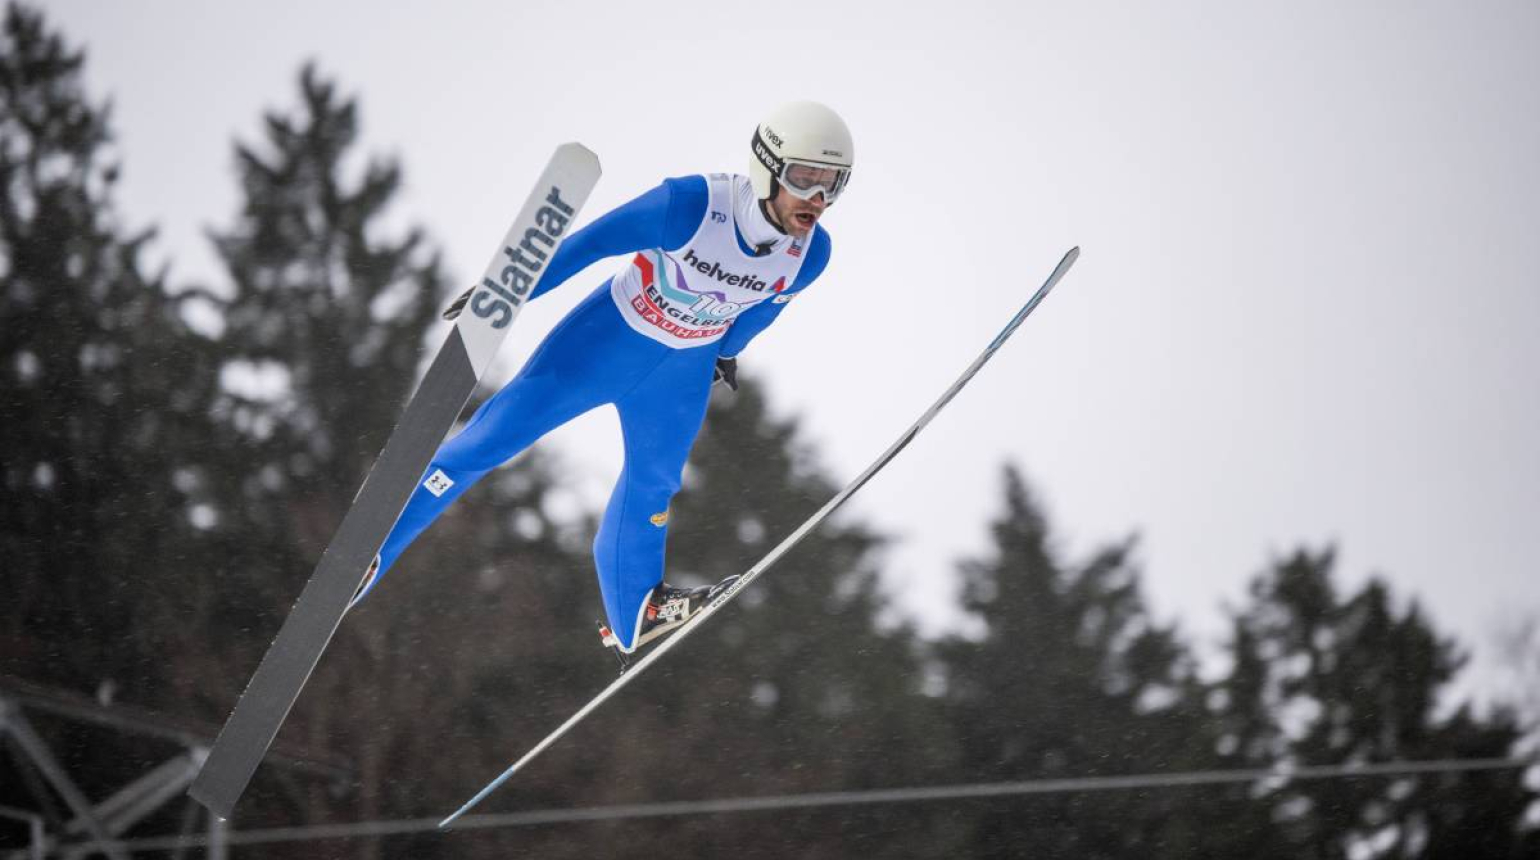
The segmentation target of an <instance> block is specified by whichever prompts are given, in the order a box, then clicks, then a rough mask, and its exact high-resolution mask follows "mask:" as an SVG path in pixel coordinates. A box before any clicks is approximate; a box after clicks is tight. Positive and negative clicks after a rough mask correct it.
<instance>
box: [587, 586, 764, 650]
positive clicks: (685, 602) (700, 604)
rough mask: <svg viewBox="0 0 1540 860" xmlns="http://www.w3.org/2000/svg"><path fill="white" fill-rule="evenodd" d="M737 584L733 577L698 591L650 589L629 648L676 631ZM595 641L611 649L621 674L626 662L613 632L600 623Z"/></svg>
mask: <svg viewBox="0 0 1540 860" xmlns="http://www.w3.org/2000/svg"><path fill="white" fill-rule="evenodd" d="M737 581H738V577H737V576H736V575H734V576H729V577H728V578H726V579H724V580H722V581H721V582H719V583H717V584H716V585H703V586H700V587H699V588H675V587H674V586H672V585H669V584H668V583H666V582H665V583H663V584H661V585H659V586H658V587H657V588H654V589H653V590H652V594H650V595H648V596H647V608H646V609H645V610H643V612H642V624H641V628H640V629H639V630H637V632H636V644H635V645H634V646H632V647H633V648H639V647H641V646H643V645H645V644H647V643H648V642H651V641H653V640H654V639H657V638H658V637H660V636H662V635H663V634H665V633H668V632H669V631H671V630H674V629H676V628H678V627H680V626H681V625H683V624H684V623H685V622H686V621H689V620H690V619H691V618H693V617H695V614H696V613H697V612H700V611H701V610H702V609H704V608H706V605H707V604H708V603H710V602H711V601H712V600H714V599H716V596H717V595H719V594H721V593H722V592H723V591H724V590H726V589H727V588H728V587H730V586H731V585H732V584H733V583H734V582H737ZM599 641H600V642H602V643H603V644H604V646H605V647H606V648H613V649H615V655H616V656H617V657H619V658H620V665H621V668H622V670H624V668H625V667H626V665H627V661H626V659H625V653H624V652H622V651H621V650H620V640H618V639H616V638H615V634H614V632H613V631H611V630H610V628H609V627H606V626H605V625H604V623H603V622H600V623H599Z"/></svg>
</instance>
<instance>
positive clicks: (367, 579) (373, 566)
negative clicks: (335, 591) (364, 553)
mask: <svg viewBox="0 0 1540 860" xmlns="http://www.w3.org/2000/svg"><path fill="white" fill-rule="evenodd" d="M379 578H380V557H379V556H375V557H374V561H371V562H369V569H368V570H366V571H364V578H363V581H362V582H360V583H358V590H357V591H355V592H353V599H352V600H350V601H348V609H350V610H351V609H352V608H353V607H355V606H357V605H358V603H359V601H361V600H363V599H364V595H365V594H368V593H369V589H371V588H373V587H374V583H375V582H376V581H377V580H378V579H379Z"/></svg>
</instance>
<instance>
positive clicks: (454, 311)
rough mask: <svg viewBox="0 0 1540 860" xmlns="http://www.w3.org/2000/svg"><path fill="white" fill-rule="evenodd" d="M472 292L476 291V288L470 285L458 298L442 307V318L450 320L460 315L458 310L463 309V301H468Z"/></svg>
mask: <svg viewBox="0 0 1540 860" xmlns="http://www.w3.org/2000/svg"><path fill="white" fill-rule="evenodd" d="M474 292H476V288H475V287H471V288H470V289H468V290H466V291H465V292H464V293H462V294H461V295H460V297H459V298H458V299H455V300H454V302H453V303H452V304H450V305H449V307H447V308H445V309H444V319H446V320H452V319H454V318H456V317H458V316H459V315H460V311H462V310H464V309H465V303H466V302H468V301H470V299H471V293H474Z"/></svg>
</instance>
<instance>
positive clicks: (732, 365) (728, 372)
mask: <svg viewBox="0 0 1540 860" xmlns="http://www.w3.org/2000/svg"><path fill="white" fill-rule="evenodd" d="M719 382H720V383H725V384H726V385H727V387H728V388H731V389H732V390H734V391H737V390H738V359H736V358H723V357H721V356H718V357H717V370H716V374H715V375H714V376H712V377H711V384H712V385H716V384H717V383H719Z"/></svg>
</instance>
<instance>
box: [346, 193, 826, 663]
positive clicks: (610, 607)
mask: <svg viewBox="0 0 1540 860" xmlns="http://www.w3.org/2000/svg"><path fill="white" fill-rule="evenodd" d="M729 226H730V227H731V228H732V229H731V231H730V233H731V236H732V238H731V239H726V238H723V237H725V236H726V235H727V233H728V230H727V228H728V227H729ZM711 237H715V239H711ZM708 240H710V241H708ZM711 241H715V242H716V243H717V245H716V246H712V245H711ZM724 242H727V243H732V244H735V245H736V248H732V247H731V246H730V245H729V246H727V248H726V250H724V249H723V247H722V243H724ZM713 247H716V256H717V257H718V258H720V259H721V260H722V261H725V262H721V263H718V262H717V261H716V260H708V251H710V250H711V248H713ZM681 249H684V253H683V254H675V253H674V252H677V251H680V250H681ZM829 250H830V242H829V236H828V233H827V232H825V231H824V229H823V227H821V226H819V227H815V228H814V231H813V233H812V234H811V235H810V236H809V237H807V238H806V239H796V238H794V237H790V236H787V235H785V234H783V233H781V232H780V231H779V230H778V229H776V228H775V227H774V225H772V224H770V223H769V222H768V221H767V220H766V219H765V218H764V215H763V214H762V213H761V212H760V210H759V207H758V201H757V200H756V199H755V198H754V195H753V193H752V191H751V190H750V188H749V183H748V180H747V179H746V178H745V177H735V176H725V175H721V174H713V175H712V176H710V177H709V178H708V177H705V176H686V177H680V178H671V179H666V180H664V181H663V182H662V184H660V185H658V186H657V187H655V188H653V189H651V190H650V191H648V192H646V193H645V194H643V195H641V196H640V197H637V198H636V199H634V200H632V201H630V202H629V203H626V204H624V205H622V206H620V207H618V208H616V209H614V210H612V211H610V212H608V213H606V214H604V215H603V216H601V217H600V218H598V219H597V220H595V221H594V222H593V223H592V224H589V225H588V226H587V227H584V228H583V229H581V230H578V231H577V232H576V233H573V234H572V235H571V236H569V237H568V238H567V239H566V241H565V242H563V243H562V245H561V248H560V249H559V251H558V252H557V254H556V255H555V256H554V257H553V258H552V260H551V261H550V264H549V266H548V268H547V271H546V274H545V277H544V278H543V279H542V280H541V281H540V283H539V285H538V286H537V288H536V290H535V292H534V297H535V298H538V297H539V296H541V295H543V294H544V293H546V292H549V291H550V290H552V289H554V288H556V287H557V286H559V285H561V283H562V282H563V281H566V280H567V279H568V278H570V277H571V276H572V275H573V274H574V273H576V272H578V271H581V270H582V269H584V268H585V267H587V266H589V265H590V264H592V263H595V262H597V261H598V260H600V259H602V258H605V257H611V256H616V255H620V254H635V255H636V256H635V258H634V260H633V262H632V263H631V264H628V266H627V267H626V268H625V269H623V270H622V271H621V272H620V273H618V274H616V275H615V276H614V277H612V278H610V279H608V280H606V281H605V282H604V283H603V284H600V285H599V287H598V288H597V289H595V290H594V291H593V292H592V293H591V294H589V295H588V297H587V298H585V299H584V300H583V301H582V302H581V303H580V304H579V305H578V306H577V307H576V308H574V309H573V310H572V311H571V312H570V313H569V314H567V316H566V317H564V318H563V319H562V320H561V321H560V322H559V323H558V324H557V325H556V327H555V328H553V329H552V330H551V332H550V333H549V334H548V335H547V336H546V338H545V340H544V341H542V342H541V344H540V346H539V347H538V348H537V349H536V350H535V353H534V354H533V355H532V356H531V357H530V359H529V361H528V362H527V363H526V364H525V365H524V367H523V368H522V369H521V370H520V371H519V372H518V374H517V375H516V376H514V378H513V379H512V380H511V381H510V382H509V383H508V384H507V385H506V386H504V387H503V388H502V390H501V391H499V392H498V393H497V394H496V395H494V396H493V397H491V398H490V399H488V400H487V401H486V402H485V403H483V404H482V405H481V407H480V408H479V409H477V410H476V412H475V414H474V415H473V417H472V418H471V419H470V421H469V422H468V423H467V424H466V425H465V428H464V429H463V430H462V431H461V432H460V433H459V434H458V435H456V436H454V437H453V438H452V439H450V440H449V441H448V442H446V443H444V445H443V446H442V447H441V448H440V449H439V451H438V453H437V454H436V455H435V456H434V458H433V461H432V464H431V465H430V466H429V467H428V470H427V472H426V473H425V475H424V479H423V481H422V482H421V483H420V484H419V485H418V487H417V489H416V491H414V492H413V494H412V497H411V500H410V501H409V502H408V503H407V506H406V508H405V510H404V511H402V513H401V516H400V518H399V519H398V520H397V521H396V525H395V527H394V529H392V531H391V533H390V535H389V537H387V538H386V540H385V544H384V546H383V548H382V549H381V551H380V568H379V573H378V574H376V576H375V579H374V581H372V582H370V583H369V584H368V585H367V586H366V588H365V591H367V590H368V589H369V588H372V587H373V585H374V583H375V582H377V581H378V578H379V576H380V575H383V573H384V572H385V571H386V570H388V569H389V568H390V566H391V564H392V563H394V562H395V560H396V558H397V557H398V556H400V554H401V552H402V551H403V550H405V549H406V547H407V546H408V545H409V544H410V543H411V542H412V541H413V540H414V539H415V538H416V537H417V535H418V534H420V533H421V532H422V531H423V529H425V528H427V527H428V525H429V524H430V523H432V522H433V520H434V519H435V518H436V517H437V516H438V515H439V514H440V513H441V512H442V511H443V510H444V509H445V508H447V507H448V506H449V505H450V503H452V502H453V501H454V500H455V499H456V498H458V497H459V495H460V494H461V493H463V492H464V491H465V490H466V489H468V488H469V487H470V486H471V485H472V484H474V483H475V482H476V481H477V480H478V479H479V478H481V476H483V475H485V474H486V473H487V472H489V471H491V470H492V469H494V468H496V467H498V466H499V465H501V464H503V463H505V462H507V461H508V460H509V459H511V458H512V457H514V456H515V455H517V454H519V453H520V452H522V451H523V450H524V449H526V448H528V447H529V446H530V445H531V444H533V443H534V442H535V440H537V439H539V438H540V437H541V436H544V435H545V434H546V433H549V432H550V431H551V430H554V429H555V428H557V427H559V426H561V425H562V424H565V423H566V422H568V421H570V420H572V419H573V418H576V417H577V416H579V415H582V414H583V413H585V412H588V411H589V410H591V409H593V408H595V407H598V406H602V405H605V404H613V405H614V406H615V408H616V410H617V411H618V412H619V415H620V426H621V431H622V434H623V437H624V446H625V465H624V467H623V468H622V470H621V473H620V478H619V480H618V481H617V482H616V484H615V489H614V492H613V494H612V495H611V496H610V500H609V504H608V506H607V508H606V509H605V512H604V519H603V521H602V522H601V524H600V527H599V532H598V535H597V536H596V538H595V539H594V547H593V551H594V563H595V566H596V568H597V572H598V577H599V587H600V591H601V593H602V595H603V599H604V608H605V612H606V614H607V615H608V616H609V624H610V629H611V630H612V631H614V633H615V636H616V638H617V639H618V640H619V642H620V647H621V649H622V650H623V651H630V650H632V649H633V648H634V645H633V643H634V642H635V637H636V633H637V629H638V627H639V625H640V621H641V618H642V611H643V609H644V608H645V602H646V598H647V596H648V595H649V594H650V593H651V591H652V589H653V588H654V587H655V586H657V585H658V584H659V583H660V582H662V581H663V562H664V542H665V539H666V536H667V524H668V506H669V501H670V499H672V497H673V495H674V493H676V492H677V491H678V490H679V484H680V475H681V473H682V471H683V469H684V464H685V460H686V458H687V457H688V455H689V452H690V448H691V446H692V445H693V444H694V442H695V437H696V434H697V433H698V432H699V431H700V426H701V423H702V421H703V420H704V418H705V415H706V404H707V400H708V396H709V394H710V391H711V383H712V377H713V374H714V370H715V367H716V359H717V358H718V357H719V356H721V357H734V356H736V355H738V353H739V352H741V351H742V350H743V348H744V347H745V346H747V345H748V343H749V341H751V340H753V339H754V337H755V335H757V334H759V333H760V332H761V331H763V330H764V329H765V328H766V327H767V326H769V325H770V324H771V323H772V322H774V321H775V319H776V317H778V316H779V315H780V313H781V312H782V310H784V309H785V306H786V304H787V303H788V302H789V300H790V299H791V297H792V296H794V295H796V294H797V293H800V292H801V291H802V290H804V289H806V288H807V286H808V285H809V284H811V283H812V282H813V281H814V280H815V279H816V278H817V277H818V276H819V274H821V273H822V272H823V269H824V267H825V265H826V264H827V263H828V259H829ZM755 265H759V266H760V267H761V268H760V269H759V270H758V271H759V272H760V273H761V274H763V273H765V272H768V273H769V274H768V275H763V276H761V275H756V274H755V271H756V270H754V269H753V268H752V267H753V266H755ZM766 266H769V268H765V267H766ZM777 266H778V267H779V268H776V267H777ZM743 270H747V271H748V272H749V273H748V274H740V273H739V272H740V271H743ZM777 271H790V272H792V273H793V276H792V277H790V278H787V277H782V278H780V279H779V280H774V281H772V280H771V276H773V275H774V274H775V273H776V272H777ZM787 280H790V282H791V283H790V285H789V286H788V285H787V283H786V281H787ZM703 309H704V310H703ZM724 309H725V310H724Z"/></svg>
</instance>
